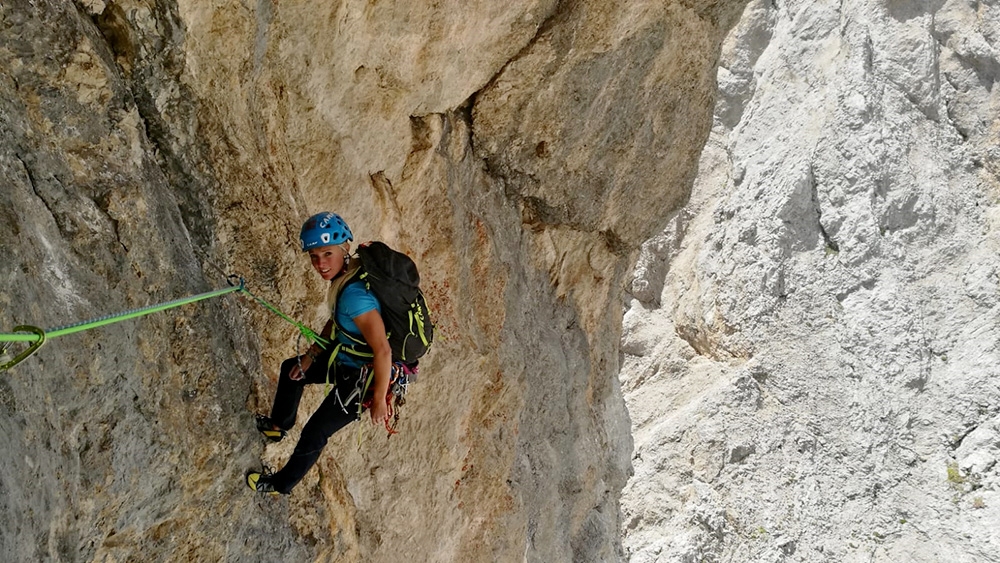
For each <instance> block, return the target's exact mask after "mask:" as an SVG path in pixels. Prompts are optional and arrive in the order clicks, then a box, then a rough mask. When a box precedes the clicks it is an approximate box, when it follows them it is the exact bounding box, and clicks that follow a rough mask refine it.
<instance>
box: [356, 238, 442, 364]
mask: <svg viewBox="0 0 1000 563" xmlns="http://www.w3.org/2000/svg"><path fill="white" fill-rule="evenodd" d="M357 257H358V259H359V260H360V262H361V267H360V268H359V269H358V271H357V273H355V274H354V279H352V280H350V281H348V282H347V283H346V284H345V287H346V285H347V284H352V283H364V284H365V287H366V288H367V289H368V290H369V291H371V292H372V294H373V295H375V298H376V299H378V301H379V304H381V306H382V322H383V323H384V324H385V330H386V336H387V337H388V339H389V346H390V347H391V348H392V361H393V362H402V363H403V364H406V365H408V366H413V365H415V364H416V363H417V360H418V359H420V357H421V356H423V355H424V354H426V353H427V350H428V349H430V346H431V343H432V342H433V341H434V325H433V323H431V317H430V311H428V310H427V303H426V301H424V294H423V293H422V292H421V291H420V273H419V272H417V265H416V264H414V263H413V260H411V259H410V257H409V256H407V255H405V254H403V253H402V252H397V251H395V250H393V249H391V248H389V246H388V245H386V244H385V243H383V242H379V241H372V242H366V243H364V244H362V245H360V246H359V247H358V253H357ZM341 291H343V290H341ZM338 329H339V331H340V332H341V333H342V334H345V335H346V336H347V337H348V338H350V339H351V340H352V341H354V345H353V346H352V347H350V348H345V349H344V351H345V352H348V353H352V352H353V351H355V350H357V349H358V348H361V349H362V350H363V349H365V348H367V345H366V344H365V343H364V341H362V340H358V339H356V338H353V337H351V336H350V334H347V333H346V331H344V330H343V329H342V328H340V327H338ZM357 351H359V352H360V351H361V350H357ZM361 355H364V354H363V353H362V354H361ZM367 355H368V356H369V357H370V356H371V354H370V353H368V354H367Z"/></svg>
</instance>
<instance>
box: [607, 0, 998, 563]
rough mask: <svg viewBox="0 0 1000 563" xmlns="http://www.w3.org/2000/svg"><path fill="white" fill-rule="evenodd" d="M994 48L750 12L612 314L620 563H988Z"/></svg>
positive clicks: (993, 502)
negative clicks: (628, 456) (619, 425)
mask: <svg viewBox="0 0 1000 563" xmlns="http://www.w3.org/2000/svg"><path fill="white" fill-rule="evenodd" d="M998 26H1000V5H997V3H995V2H974V3H972V2H962V1H958V2H954V1H948V2H944V1H942V2H917V3H913V2H907V3H903V2H891V1H890V2H876V1H865V2H848V3H840V2H825V1H815V2H812V1H802V2H777V3H772V2H753V3H751V5H750V6H749V7H748V8H747V11H746V12H745V13H744V17H743V19H742V20H741V22H740V23H739V24H738V25H737V27H736V29H735V30H734V31H733V32H732V34H731V35H730V37H729V38H728V39H727V42H726V46H725V48H724V54H723V56H722V61H721V65H722V68H720V71H719V75H718V83H719V90H720V96H719V102H718V104H717V106H716V122H715V129H714V131H713V134H712V137H711V138H710V140H709V143H708V145H707V146H706V149H705V151H704V153H703V154H702V160H701V164H700V172H699V177H698V179H697V180H696V181H695V188H694V191H693V193H692V196H691V201H690V203H689V204H688V205H687V207H685V209H684V210H683V211H681V213H680V215H678V218H676V219H675V220H674V223H673V224H672V225H671V227H670V228H669V229H668V230H667V231H666V232H665V233H664V234H663V235H661V236H659V237H657V238H654V239H653V240H651V241H650V242H648V243H647V245H646V246H645V248H644V250H643V257H641V258H640V260H639V263H640V264H641V265H644V266H643V267H642V268H640V269H638V270H637V271H636V275H635V279H634V281H633V282H632V286H633V289H634V290H635V289H636V288H639V289H641V290H642V291H634V296H635V299H634V300H632V301H631V303H630V304H629V305H628V310H627V312H626V315H625V336H624V338H623V344H622V345H623V350H624V351H625V352H626V360H625V363H624V367H623V369H622V377H621V379H622V385H623V389H624V392H625V396H626V402H627V404H628V407H629V410H630V414H631V416H632V421H633V432H634V437H635V453H634V457H633V465H634V467H635V475H634V477H633V478H632V479H631V480H630V483H629V485H628V486H627V487H626V492H625V494H624V498H623V513H624V518H625V532H624V533H625V539H624V543H625V547H626V551H627V552H628V553H629V557H630V560H632V561H636V562H640V561H732V560H736V561H887V562H888V561H928V562H929V561H970V562H971V561H998V560H1000V558H998V555H997V553H1000V551H998V550H997V549H996V547H997V545H998V544H997V542H998V537H997V535H996V534H997V532H996V530H998V529H1000V491H998V490H997V481H998V478H1000V473H998V471H1000V466H998V465H997V463H996V460H997V453H998V450H997V444H998V443H1000V434H998V433H997V427H996V424H997V421H998V419H1000V386H998V383H997V382H998V378H997V375H998V372H1000V367H998V366H1000V364H998V360H1000V356H998V354H1000V350H998V349H997V343H998V339H1000V329H998V326H997V322H998V320H1000V317H998V311H1000V310H998V308H997V305H998V301H997V298H998V292H997V290H998V288H997V283H998V281H1000V280H998V275H997V272H998V266H1000V259H998V258H997V256H998V255H997V250H998V243H997V236H996V233H997V227H998V225H997V199H996V198H997V193H998V191H997V188H998V187H1000V181H998V180H1000V175H998V172H1000V168H998V166H997V159H996V156H997V154H998V150H1000V142H998V136H997V134H998V128H997V127H998V121H997V115H998V107H1000V106H998V98H997V89H996V87H995V85H994V84H995V82H996V80H997V79H998V78H1000V75H998V73H997V71H998V69H1000V67H998V66H997V65H998V53H1000V51H998V45H1000V43H998V41H1000V35H998V33H1000V27H998ZM682 218H683V220H682ZM664 249H667V250H664ZM664 262H668V264H664ZM660 287H662V291H660V292H659V293H656V292H655V290H656V289H657V288H660ZM657 304H659V306H657Z"/></svg>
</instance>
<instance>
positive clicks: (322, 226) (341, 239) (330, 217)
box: [299, 211, 354, 252]
mask: <svg viewBox="0 0 1000 563" xmlns="http://www.w3.org/2000/svg"><path fill="white" fill-rule="evenodd" d="M351 240H354V235H353V234H351V229H350V227H348V226H347V222H345V221H344V219H343V218H341V216H340V215H337V214H336V213H330V212H329V211H324V212H323V213H317V214H315V215H313V216H312V217H310V218H309V219H307V220H306V222H305V223H302V232H300V233H299V241H300V242H301V243H302V251H303V252H305V251H306V250H309V249H310V248H317V247H320V246H332V245H337V244H343V243H345V242H347V241H351Z"/></svg>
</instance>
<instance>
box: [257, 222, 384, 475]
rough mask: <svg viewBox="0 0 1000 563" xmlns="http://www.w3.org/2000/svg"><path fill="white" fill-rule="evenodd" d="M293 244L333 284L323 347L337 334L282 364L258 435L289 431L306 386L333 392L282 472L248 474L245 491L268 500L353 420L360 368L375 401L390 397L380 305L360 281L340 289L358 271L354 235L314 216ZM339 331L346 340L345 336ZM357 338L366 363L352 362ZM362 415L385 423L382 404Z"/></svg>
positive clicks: (276, 436) (259, 419) (273, 437)
mask: <svg viewBox="0 0 1000 563" xmlns="http://www.w3.org/2000/svg"><path fill="white" fill-rule="evenodd" d="M299 238H300V240H301V243H302V251H303V252H308V253H309V259H310V261H311V262H312V267H313V269H314V270H316V272H317V273H319V275H320V276H321V277H322V278H323V279H324V280H327V281H329V282H330V283H331V287H330V291H329V297H328V300H329V301H330V307H331V311H330V320H328V321H327V323H326V326H325V327H324V328H323V332H322V333H321V336H322V337H323V338H324V339H326V340H328V341H329V340H330V335H331V334H332V333H333V332H334V330H333V329H334V327H336V328H337V331H336V336H335V337H334V339H333V341H332V342H331V343H330V344H329V345H327V346H326V349H323V348H321V347H320V346H319V345H318V344H315V343H314V344H312V346H310V347H309V349H308V350H307V351H306V353H305V354H303V355H302V356H298V357H293V358H289V359H287V360H285V361H284V362H282V364H281V372H280V375H279V377H278V390H277V392H276V393H275V396H274V404H273V406H272V407H271V415H270V416H264V415H258V416H257V429H258V430H259V431H260V432H261V433H263V434H264V436H265V437H267V438H268V439H269V440H272V441H275V442H277V441H279V440H281V439H282V438H284V437H285V432H286V431H287V430H288V429H289V428H291V427H292V426H294V425H295V418H296V415H297V413H298V407H299V399H300V398H301V397H302V391H303V389H304V388H305V386H306V385H308V384H316V383H324V382H326V383H327V384H330V383H331V382H332V384H333V388H332V390H330V392H329V393H328V394H327V396H326V397H325V398H324V399H323V402H322V403H321V404H320V406H319V408H318V409H316V412H314V413H313V414H312V416H311V417H309V421H308V422H306V425H305V427H303V428H302V435H301V436H300V437H299V442H298V443H297V444H296V445H295V451H294V452H292V456H291V458H289V460H288V463H287V464H285V466H284V467H283V468H282V469H281V470H280V471H277V472H275V473H267V472H266V471H251V472H249V473H247V474H246V482H247V485H248V486H249V487H250V488H251V489H253V490H254V491H257V492H260V493H267V494H272V495H277V494H289V493H290V492H291V490H292V488H293V487H294V486H295V485H296V484H297V483H298V482H299V481H300V480H302V478H303V477H304V476H305V474H306V472H308V471H309V468H311V467H312V466H313V464H315V463H316V460H317V459H319V455H320V452H322V451H323V447H324V446H326V443H327V440H328V439H329V438H330V436H332V435H333V433H334V432H336V431H338V430H340V429H341V428H343V427H344V426H346V425H347V424H348V423H350V422H352V421H354V420H355V419H357V418H358V416H359V413H360V412H361V408H360V407H359V404H360V401H361V400H362V399H363V397H362V395H363V394H364V393H363V392H360V393H359V392H358V390H359V389H364V388H365V385H364V384H363V383H362V384H360V385H359V381H360V380H361V378H362V368H363V367H364V365H365V364H366V363H368V362H370V363H371V367H370V369H371V370H372V372H373V373H374V377H373V380H372V382H371V387H370V389H371V390H372V391H373V393H374V395H373V396H375V397H385V396H386V394H387V393H388V389H389V380H390V370H391V369H392V351H391V349H390V346H389V341H388V339H387V338H386V331H385V325H384V323H383V321H382V316H381V305H380V304H379V301H378V299H376V298H375V296H374V295H372V293H371V292H370V291H369V290H368V289H367V288H366V287H365V284H363V283H349V284H346V285H345V283H344V282H345V281H346V280H348V279H350V277H351V274H352V273H353V271H354V269H356V268H357V264H351V256H350V249H351V246H350V243H351V241H353V240H354V236H353V235H352V234H351V230H350V228H348V226H347V223H346V222H344V220H343V219H342V218H341V217H340V216H339V215H337V214H336V213H330V212H325V213H319V214H316V215H313V216H312V217H310V218H309V220H307V221H306V222H305V223H304V224H303V225H302V231H301V234H300V237H299ZM345 332H346V333H347V334H343V333H345ZM351 337H353V339H352V338H351ZM362 340H363V341H364V342H365V343H366V344H367V346H366V347H364V346H362V347H361V348H363V349H364V351H363V352H361V355H362V357H364V358H366V359H367V361H365V362H363V361H361V360H360V359H359V358H358V354H359V352H358V351H357V350H358V348H359V346H358V342H359V341H362ZM348 350H350V351H351V352H353V353H349V352H348ZM369 352H370V357H368V354H369ZM331 356H332V361H331ZM365 379H367V378H365ZM368 411H369V414H370V415H371V422H372V424H377V425H381V424H385V423H386V422H387V420H388V407H387V405H386V402H385V401H372V403H371V406H370V407H369V408H368Z"/></svg>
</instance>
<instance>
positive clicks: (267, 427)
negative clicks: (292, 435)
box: [257, 414, 285, 442]
mask: <svg viewBox="0 0 1000 563" xmlns="http://www.w3.org/2000/svg"><path fill="white" fill-rule="evenodd" d="M257 430H259V431H260V433H261V434H263V435H264V437H265V438H267V439H268V440H270V441H272V442H280V441H281V439H282V438H284V437H285V431H284V430H282V429H280V428H276V427H275V424H274V422H272V421H271V417H269V416H264V415H262V414H258V415H257Z"/></svg>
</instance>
